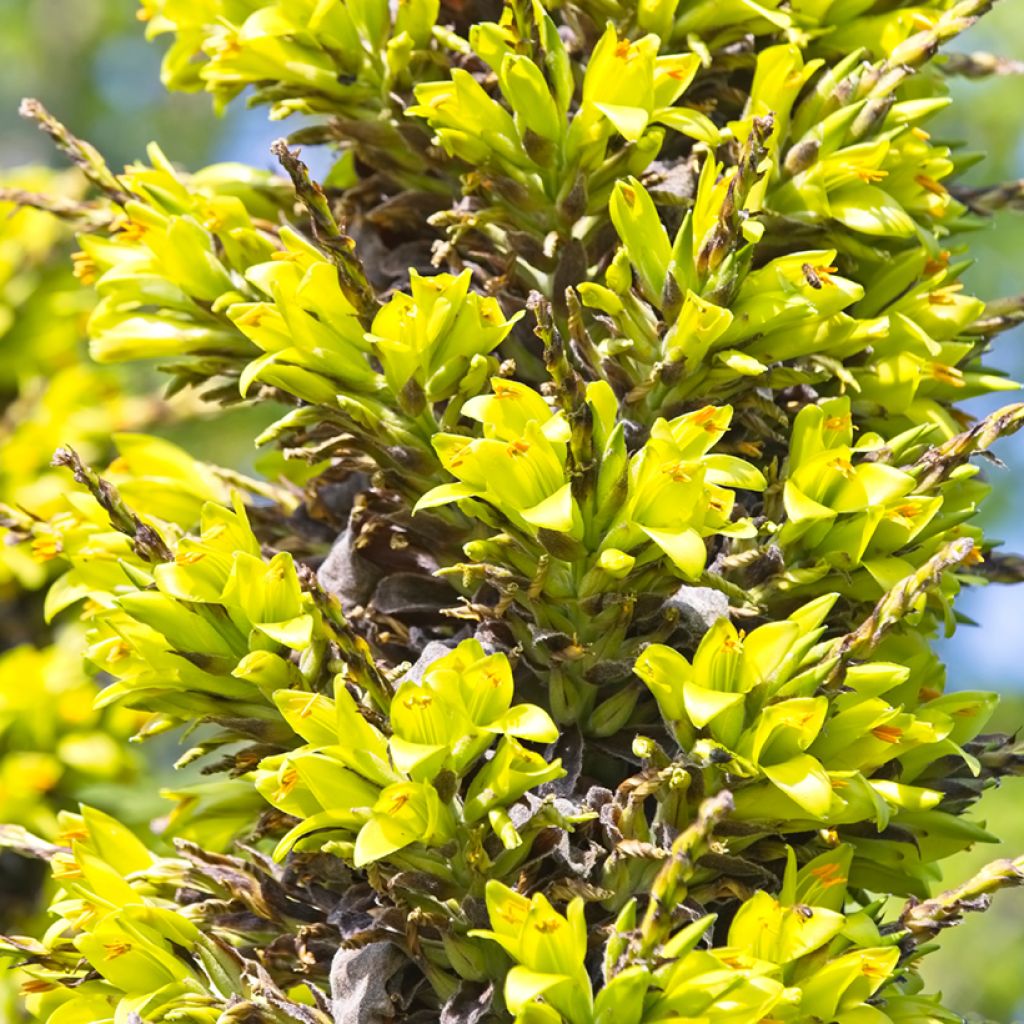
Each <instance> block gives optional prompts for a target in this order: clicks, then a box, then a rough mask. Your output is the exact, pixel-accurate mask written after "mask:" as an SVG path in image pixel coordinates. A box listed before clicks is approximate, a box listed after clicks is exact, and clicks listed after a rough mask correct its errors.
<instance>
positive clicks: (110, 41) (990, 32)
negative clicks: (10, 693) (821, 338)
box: [0, 0, 1024, 1021]
mask: <svg viewBox="0 0 1024 1024" xmlns="http://www.w3.org/2000/svg"><path fill="white" fill-rule="evenodd" d="M135 12H136V5H135V4H133V3H131V2H130V0H0V14H2V16H3V22H2V23H3V26H4V30H3V32H2V33H0V169H9V168H13V167H16V166H19V165H22V164H27V163H43V164H51V165H55V166H59V159H58V158H57V156H56V154H55V152H54V151H53V150H52V148H51V146H50V143H49V140H48V139H46V138H45V137H44V136H42V135H41V134H39V133H38V132H37V131H36V130H35V128H34V126H33V125H32V124H30V123H28V122H25V121H22V120H20V119H19V117H18V115H17V107H18V102H19V100H20V98H21V97H22V96H36V97H38V98H39V99H41V100H42V101H43V103H44V104H45V105H46V106H47V107H48V108H49V109H50V110H51V111H52V112H53V113H54V114H55V115H56V116H57V117H59V118H60V119H61V120H62V121H64V122H65V123H67V124H68V125H69V126H70V127H71V128H72V129H73V130H74V131H75V132H76V133H77V134H78V135H80V136H82V137H84V138H87V139H89V140H90V141H92V142H93V143H94V144H95V145H97V146H98V147H99V149H100V150H102V152H103V153H104V154H105V156H106V157H107V159H108V160H109V162H110V164H111V165H112V166H114V167H119V166H120V165H122V164H124V163H126V162H128V161H130V160H132V159H133V158H136V157H138V156H141V155H143V153H144V148H145V145H146V143H147V142H149V141H150V140H152V139H156V140H159V141H160V143H161V144H162V146H163V148H164V149H165V151H166V152H167V154H168V156H170V157H171V159H173V160H175V161H177V162H180V163H182V164H184V165H187V166H190V167H193V168H195V167H199V166H201V165H203V164H205V163H210V162H214V161H217V160H226V159H231V160H238V161H243V162H247V163H250V164H253V165H255V166H257V167H267V168H269V167H271V166H273V163H274V161H273V159H272V158H271V156H270V152H269V146H270V142H271V141H272V140H273V139H274V138H276V137H277V136H278V135H280V134H282V126H280V125H276V124H271V123H268V122H267V121H266V119H265V116H264V114H263V112H261V111H252V112H249V111H247V110H246V109H245V107H244V105H243V103H241V102H236V103H235V104H233V105H232V106H231V107H230V108H229V110H228V112H227V114H226V115H225V116H224V117H223V118H220V119H218V118H216V117H215V116H214V115H213V113H212V111H211V109H210V104H209V101H208V98H207V97H206V96H203V95H196V96H189V95H183V94H180V93H179V94H174V95H170V94H168V93H166V92H165V90H164V89H163V87H162V86H161V84H160V78H159V65H160V57H161V49H160V47H159V46H153V45H150V44H148V43H146V41H145V40H144V38H143V30H142V25H141V24H140V23H139V22H138V21H137V19H136V17H135ZM958 42H959V52H971V51H987V52H990V53H996V54H999V55H1000V56H1003V57H1006V58H1010V59H1011V60H1013V59H1016V60H1018V61H1021V62H1024V19H1022V18H1021V17H1020V10H1019V7H1016V6H1014V5H1011V4H1004V5H1002V6H999V7H997V9H996V10H995V11H994V12H993V13H992V14H991V15H989V16H988V17H986V18H985V19H984V20H983V22H982V23H981V24H979V25H978V26H977V27H976V28H975V29H974V30H972V31H971V32H969V33H968V34H967V35H965V36H963V37H961V38H960V40H959V41H958ZM1008 70H1010V71H1011V73H1009V74H1003V75H993V76H989V77H986V78H984V79H980V80H969V79H967V78H964V77H957V78H954V79H953V81H952V92H953V96H954V99H955V101H956V102H955V103H954V105H953V106H952V108H951V110H950V111H949V112H947V113H946V114H945V115H944V117H943V119H942V120H941V121H939V122H937V124H936V127H935V128H934V130H933V134H935V135H939V136H944V137H945V138H947V139H956V140H962V142H963V143H964V148H965V149H966V150H968V151H978V152H982V153H984V154H985V155H986V159H985V161H984V162H983V163H982V164H981V165H979V166H977V167H975V168H973V169H972V170H971V171H970V172H969V176H968V179H967V180H968V181H969V182H970V183H971V184H973V185H979V186H980V185H986V184H994V183H996V182H999V181H1009V180H1016V179H1019V178H1022V177H1024V114H1022V113H1021V111H1022V110H1024V103H1022V100H1024V75H1021V74H1020V73H1019V72H1020V70H1021V69H1020V68H1016V69H1014V68H1012V67H1011V68H1010V69H1008ZM296 127H297V125H296V124H293V123H292V122H289V124H288V126H287V130H288V131H291V130H294V129H295V128H296ZM309 155H310V156H313V157H314V168H313V169H314V171H315V172H317V171H318V172H320V173H323V172H324V171H325V168H323V167H317V166H316V161H315V156H316V154H314V153H310V154H309ZM1021 216H1022V215H1021V214H1020V213H1015V212H1012V211H1004V212H1001V213H999V214H997V215H996V216H995V218H994V219H993V224H992V226H991V228H989V229H987V230H985V231H983V232H981V233H979V234H978V235H976V236H974V237H973V238H972V239H971V245H972V249H973V255H974V257H975V260H976V265H975V266H974V267H973V268H972V269H971V270H970V271H969V272H968V275H967V285H968V288H969V289H971V290H973V291H974V292H975V293H976V294H978V295H980V296H981V297H982V298H986V299H988V298H996V297H1000V296H1007V295H1014V294H1017V293H1020V292H1021V291H1024V284H1022V282H1021V273H1020V268H1021V267H1022V266H1024V259H1022V257H1024V224H1022V222H1021V220H1020V219H1019V218H1020V217H1021ZM1022 342H1024V328H1022V329H1018V330H1016V331H1013V332H1009V333H1007V334H1004V335H1002V336H1001V337H1000V339H999V341H998V347H999V348H998V352H997V354H996V357H995V358H994V359H993V363H995V364H997V365H998V366H1000V367H1001V368H1002V369H1004V370H1006V371H1007V372H1008V373H1009V374H1010V375H1011V376H1013V377H1014V378H1016V379H1018V380H1021V379H1024V346H1022ZM136 372H137V371H136ZM149 383H150V382H142V385H143V386H142V387H141V388H140V390H145V389H146V388H147V387H148V386H149ZM1000 397H1002V402H1005V401H1006V400H1007V397H1009V399H1010V400H1014V397H1015V396H1012V395H1011V396H994V397H993V398H991V399H988V400H984V401H978V402H975V403H968V408H969V409H970V410H971V411H972V412H973V413H974V414H976V415H980V414H983V413H985V412H988V411H991V409H992V408H995V407H997V406H998V405H999V404H1002V402H1000ZM972 404H973V408H972V407H971V406H972ZM193 412H194V413H195V414H194V415H191V416H185V417H182V416H181V415H180V414H179V415H176V416H174V417H168V419H167V423H166V425H165V426H163V427H157V428H156V430H155V431H154V432H157V433H163V434H164V435H165V436H168V437H170V438H172V439H174V440H175V441H177V442H178V443H179V444H182V445H183V446H184V447H185V448H187V449H189V450H190V451H192V452H193V453H194V454H196V455H201V456H202V457H203V458H204V459H208V460H210V461H214V462H219V463H223V464H226V465H231V466H236V467H240V468H244V467H246V466H248V465H249V464H251V462H252V458H253V452H252V448H251V440H250V439H251V438H252V436H253V435H254V434H255V433H256V432H257V431H258V429H259V428H258V426H257V427H256V428H255V429H254V426H255V424H254V423H253V419H252V417H253V413H251V412H249V411H247V410H238V411H234V412H232V413H231V414H230V415H229V416H227V417H223V418H219V419H218V429H217V431H215V432H212V433H211V432H210V431H204V430H203V423H202V416H201V414H200V413H199V411H198V410H193ZM256 415H258V416H260V417H263V418H267V419H269V418H272V416H273V410H268V409H261V410H260V412H259V413H258V414H256ZM150 429H153V428H150ZM997 451H998V453H999V455H1000V456H1001V458H1002V459H1004V460H1005V462H1006V463H1007V464H1008V466H1009V467H1010V468H1009V469H1003V470H1001V469H998V468H996V467H991V468H988V469H986V473H987V475H988V478H989V480H990V482H991V483H992V484H993V486H994V491H995V493H994V494H993V496H992V498H991V499H990V500H989V502H988V503H987V504H986V505H985V507H984V511H983V513H982V517H981V521H982V523H983V525H984V526H985V529H986V533H989V534H990V535H991V536H994V537H999V538H1001V539H1002V540H1003V542H1004V545H1005V550H1008V551H1014V552H1024V515H1022V514H1021V512H1020V511H1019V510H1020V509H1021V508H1022V507H1024V433H1021V434H1018V435H1017V436H1016V437H1014V438H1010V439H1007V440H1004V441H1003V442H1002V443H1001V447H1000V448H998V449H997ZM958 607H959V610H960V611H961V612H962V613H963V615H965V616H966V617H967V618H968V619H969V620H973V621H975V622H978V623H982V624H983V625H980V626H972V625H969V624H965V625H963V626H962V627H961V628H960V629H959V630H958V632H957V633H956V635H955V636H954V637H952V638H950V639H943V640H941V641H939V645H940V649H941V652H942V654H943V656H944V658H945V659H946V661H947V663H948V669H949V685H950V688H955V689H993V690H997V691H998V692H999V693H1000V694H1002V695H1003V703H1002V706H1001V709H1000V711H999V712H998V714H997V718H996V720H995V721H994V722H993V728H994V729H1000V730H1006V731H1014V730H1015V729H1017V728H1018V727H1020V726H1021V725H1022V724H1024V587H1017V588H1011V587H1004V586H999V585H992V586H989V587H987V588H979V589H975V590H972V591H968V592H966V593H965V594H964V595H963V596H962V598H961V601H960V604H959V606H958ZM19 657H22V658H23V657H25V655H19ZM149 753H151V754H153V755H156V756H157V757H158V758H159V753H158V751H156V750H152V751H149ZM162 760H166V759H162ZM175 781H176V782H177V783H179V784H180V782H181V779H180V778H179V779H176V780H175ZM110 799H112V800H116V799H117V797H116V791H112V792H111V794H110ZM109 809H113V810H118V808H116V807H114V808H109ZM981 812H982V817H987V819H988V820H989V821H990V822H992V823H993V824H997V828H996V829H995V831H997V832H998V833H999V834H1000V835H1003V836H1005V837H1006V839H1005V842H1004V844H1003V847H1004V848H1000V847H992V846H988V847H983V848H979V849H976V850H974V851H971V852H969V853H966V854H964V855H962V856H961V857H960V858H959V860H954V861H952V862H950V865H949V867H948V868H947V880H948V881H950V882H953V881H956V880H957V879H959V878H962V877H966V876H967V875H968V874H969V873H970V872H971V871H972V870H973V869H975V868H977V867H978V866H980V865H981V864H982V863H984V862H985V861H987V860H990V859H992V858H993V857H996V856H999V855H1001V854H1003V853H1011V852H1013V853H1019V852H1021V851H1024V813H1022V812H1021V807H1020V798H1019V796H1017V795H1016V790H1015V789H1012V788H1011V789H1006V790H1002V791H997V792H994V793H990V794H989V795H988V796H987V797H986V798H985V800H984V801H983V803H982V805H981ZM1022 920H1024V890H1017V891H1016V892H1013V893H1009V894H1007V895H1005V896H1004V897H1002V898H1001V899H1000V900H999V901H997V903H996V905H995V908H994V909H993V910H992V911H991V912H990V913H988V914H987V915H986V916H985V919H984V923H983V922H982V920H981V919H975V920H974V921H968V922H967V923H966V924H965V925H964V926H963V927H961V928H959V929H956V930H955V931H954V932H952V933H950V934H948V935H947V936H946V937H945V939H944V943H943V948H942V950H941V952H940V953H938V954H937V955H936V956H934V957H930V958H929V959H928V961H927V962H926V963H927V966H926V969H925V974H926V980H927V982H928V983H929V986H930V987H931V988H933V989H942V990H944V993H945V995H946V1002H947V1005H949V1006H951V1007H954V1008H956V1009H957V1010H959V1011H960V1012H962V1013H964V1014H965V1015H967V1016H970V1017H981V1018H988V1019H996V1020H1002V1021H1009V1020H1013V1019H1019V1020H1024V971H1021V969H1020V966H1019V964H1020V962H1021V960H1022V959H1024V928H1022V926H1021V921H1022ZM996 951H998V956H996V955H994V953H995V952H996ZM3 1017H4V1007H3V1001H2V997H0V1019H2V1018H3Z"/></svg>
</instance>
